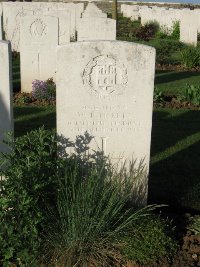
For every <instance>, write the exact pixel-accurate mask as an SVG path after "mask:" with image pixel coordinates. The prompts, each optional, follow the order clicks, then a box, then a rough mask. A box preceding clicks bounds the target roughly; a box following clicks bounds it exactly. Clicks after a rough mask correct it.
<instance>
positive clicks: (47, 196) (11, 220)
mask: <svg viewBox="0 0 200 267" xmlns="http://www.w3.org/2000/svg"><path fill="white" fill-rule="evenodd" d="M9 146H10V147H11V152H10V154H3V155H1V168H0V169H1V175H2V176H3V177H4V179H2V180H1V181H0V221H1V223H0V258H2V265H3V266H10V264H11V262H12V263H16V264H18V265H19V266H36V258H37V253H38V248H39V245H40V241H41V236H40V233H41V231H42V228H43V227H45V224H46V221H45V216H44V210H45V207H46V205H47V204H48V206H51V205H54V204H53V203H54V200H55V191H56V178H55V177H56V174H57V162H56V160H55V157H56V155H57V143H56V134H55V133H52V132H50V131H44V129H40V130H38V131H32V132H30V133H28V134H27V135H25V136H23V137H19V138H16V139H15V140H14V141H12V140H10V141H9ZM5 166H6V168H5Z"/></svg>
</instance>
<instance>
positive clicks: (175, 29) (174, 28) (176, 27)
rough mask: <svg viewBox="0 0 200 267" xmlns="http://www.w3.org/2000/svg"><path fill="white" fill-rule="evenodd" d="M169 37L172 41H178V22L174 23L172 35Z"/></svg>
mask: <svg viewBox="0 0 200 267" xmlns="http://www.w3.org/2000/svg"><path fill="white" fill-rule="evenodd" d="M170 37H171V38H172V39H174V40H179V39H180V22H179V21H174V23H173V29H172V33H171V34H170Z"/></svg>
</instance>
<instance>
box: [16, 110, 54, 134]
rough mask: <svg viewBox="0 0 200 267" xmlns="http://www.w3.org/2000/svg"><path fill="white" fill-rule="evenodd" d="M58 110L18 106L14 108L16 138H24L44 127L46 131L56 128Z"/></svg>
mask: <svg viewBox="0 0 200 267" xmlns="http://www.w3.org/2000/svg"><path fill="white" fill-rule="evenodd" d="M55 110H56V108H55V107H54V106H49V107H32V106H21V107H19V106H16V107H14V120H15V136H16V137H17V136H22V135H24V134H25V133H27V132H29V131H32V130H35V129H38V128H39V127H41V126H43V125H44V127H45V129H54V128H56V111H55Z"/></svg>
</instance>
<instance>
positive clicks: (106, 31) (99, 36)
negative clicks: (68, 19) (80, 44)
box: [77, 18, 116, 41]
mask: <svg viewBox="0 0 200 267" xmlns="http://www.w3.org/2000/svg"><path fill="white" fill-rule="evenodd" d="M77 39H78V41H89V40H90V41H91V40H116V20H114V19H107V18H81V19H80V23H79V26H78V31H77Z"/></svg>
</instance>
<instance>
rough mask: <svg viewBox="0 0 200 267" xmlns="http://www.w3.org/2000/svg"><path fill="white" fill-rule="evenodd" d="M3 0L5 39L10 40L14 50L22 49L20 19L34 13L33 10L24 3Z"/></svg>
mask: <svg viewBox="0 0 200 267" xmlns="http://www.w3.org/2000/svg"><path fill="white" fill-rule="evenodd" d="M13 4H14V3H12V2H3V27H4V31H5V39H6V40H9V41H10V42H11V45H12V50H13V51H17V52H19V51H20V48H19V46H20V41H19V37H20V20H21V18H22V17H24V16H26V15H33V10H30V9H27V8H26V7H24V6H23V3H21V2H19V3H15V4H14V5H13Z"/></svg>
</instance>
